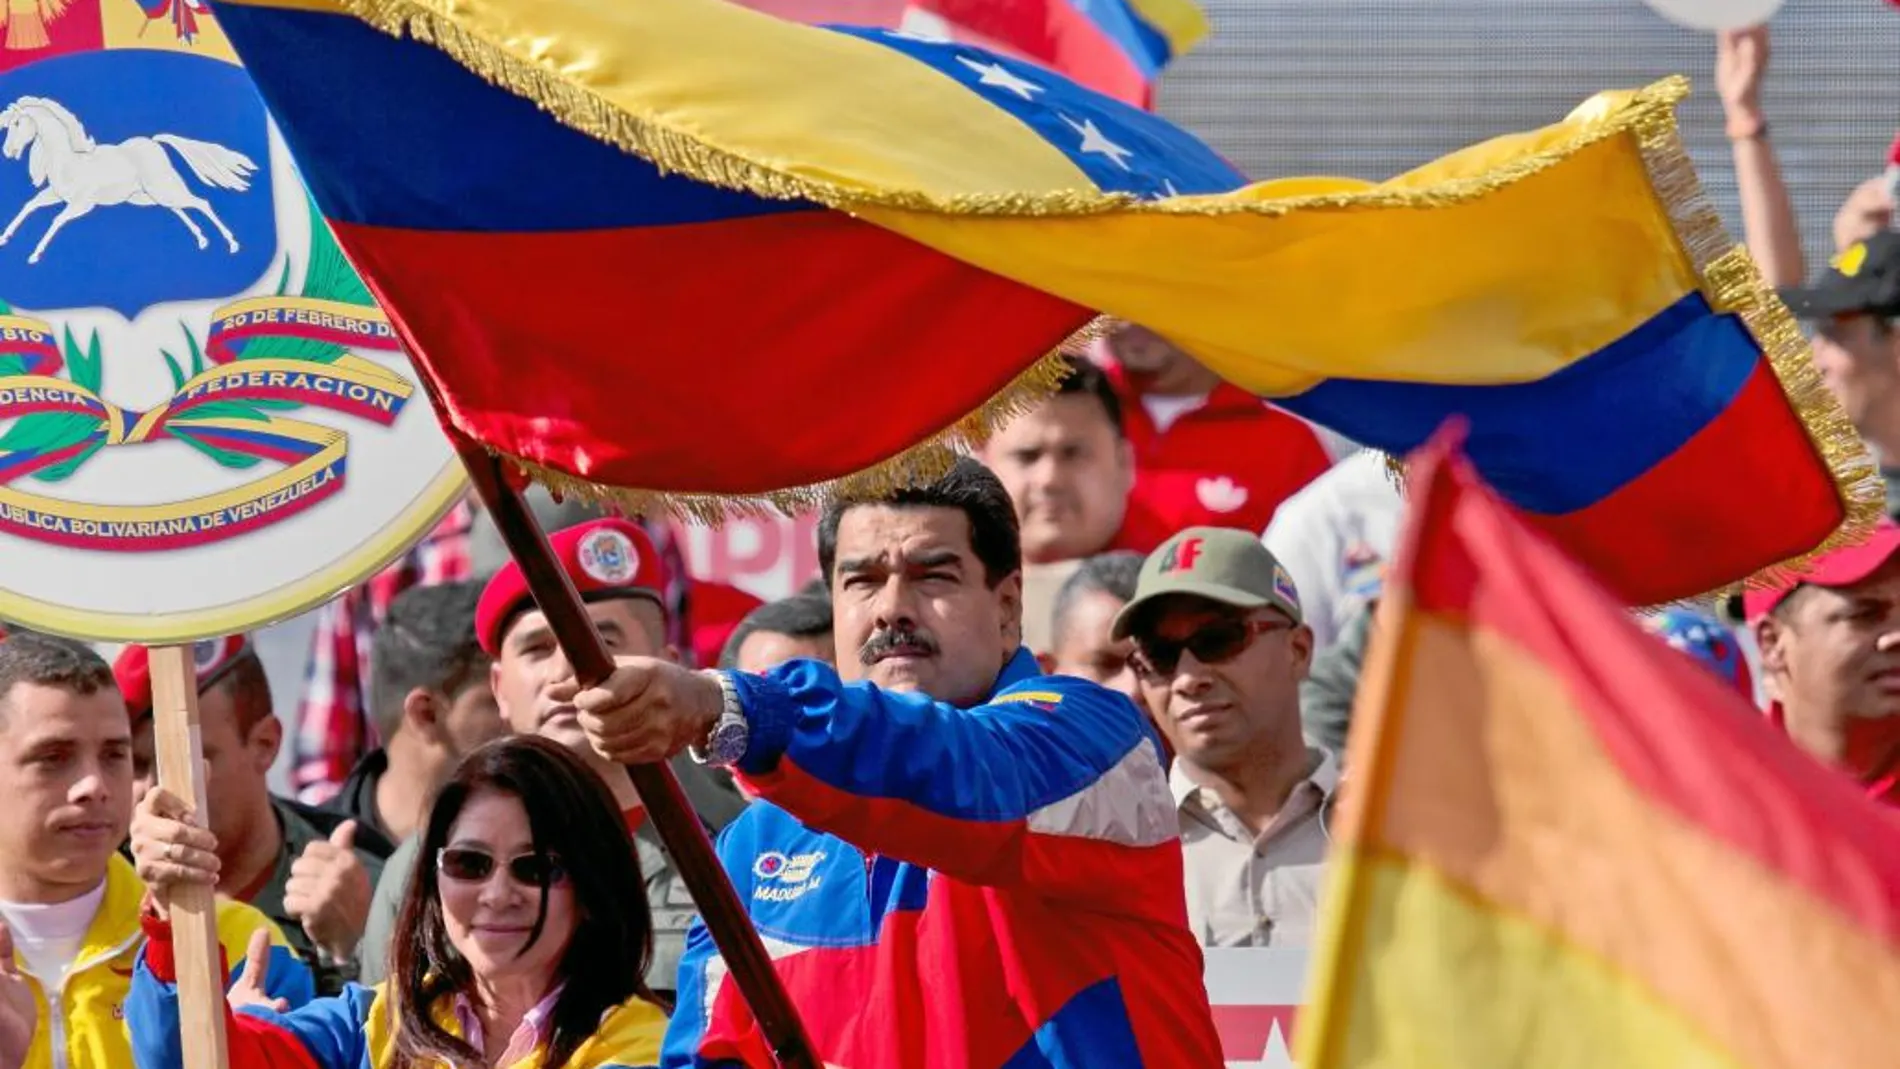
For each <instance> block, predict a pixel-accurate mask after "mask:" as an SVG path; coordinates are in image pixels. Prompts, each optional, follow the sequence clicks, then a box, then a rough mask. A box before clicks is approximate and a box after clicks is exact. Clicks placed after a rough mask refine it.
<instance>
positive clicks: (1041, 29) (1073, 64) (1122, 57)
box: [734, 0, 1208, 107]
mask: <svg viewBox="0 0 1900 1069" xmlns="http://www.w3.org/2000/svg"><path fill="white" fill-rule="evenodd" d="M734 2H735V3H740V4H743V5H745V6H746V7H749V8H752V9H753V10H754V11H763V12H766V13H767V14H771V15H776V16H778V17H779V18H785V19H794V20H796V21H799V22H805V23H811V24H813V25H825V24H831V25H841V26H875V27H878V28H881V29H890V30H908V31H910V32H913V33H918V34H920V35H922V36H927V37H940V38H942V39H944V40H948V41H959V42H962V43H964V44H972V45H977V46H979V47H982V48H987V49H989V50H991V51H993V52H1001V53H1004V54H1007V55H1011V56H1015V57H1017V58H1019V59H1026V60H1030V61H1031V62H1034V63H1037V64H1040V65H1042V66H1044V67H1048V68H1050V69H1051V70H1055V71H1059V72H1060V73H1062V74H1065V75H1067V76H1068V77H1070V78H1073V79H1074V80H1075V81H1077V82H1079V83H1081V84H1082V85H1085V86H1088V87H1089V88H1090V89H1093V90H1095V91H1096V92H1098V93H1103V94H1106V95H1108V96H1112V97H1114V98H1115V99H1117V100H1122V101H1126V102H1127V103H1130V104H1134V105H1137V106H1139V107H1148V106H1149V105H1151V104H1152V103H1153V101H1154V86H1155V81H1156V79H1158V78H1159V77H1160V76H1161V72H1162V71H1163V70H1164V69H1166V68H1167V66H1168V64H1170V63H1172V62H1174V61H1175V60H1177V59H1179V58H1180V57H1182V56H1183V55H1186V54H1187V52H1188V50H1190V49H1192V48H1193V47H1194V46H1195V45H1196V44H1198V43H1199V42H1200V41H1201V39H1202V38H1204V37H1206V36H1207V31H1208V26H1207V16H1206V15H1205V14H1204V13H1203V12H1202V11H1201V9H1200V6H1199V5H1198V4H1195V3H1193V2H1192V0H734Z"/></svg>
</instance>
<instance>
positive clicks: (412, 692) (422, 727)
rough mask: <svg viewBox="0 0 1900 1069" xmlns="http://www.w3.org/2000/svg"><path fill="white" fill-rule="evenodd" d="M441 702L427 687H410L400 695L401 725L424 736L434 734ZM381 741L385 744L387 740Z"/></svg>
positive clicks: (439, 717)
mask: <svg viewBox="0 0 1900 1069" xmlns="http://www.w3.org/2000/svg"><path fill="white" fill-rule="evenodd" d="M441 704H442V703H441V701H440V699H438V698H437V697H436V695H435V692H434V691H432V690H430V689H429V688H427V687H411V688H410V689H409V693H407V694H405V695H403V696H402V723H403V727H405V728H410V729H414V730H415V732H416V733H417V734H418V735H420V736H424V737H426V736H428V735H432V734H434V733H435V730H436V724H437V723H438V722H439V721H440V720H441V719H442V708H441ZM383 741H384V743H385V744H387V743H388V741H389V740H387V739H384V740H383Z"/></svg>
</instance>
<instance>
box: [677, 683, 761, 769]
mask: <svg viewBox="0 0 1900 1069" xmlns="http://www.w3.org/2000/svg"><path fill="white" fill-rule="evenodd" d="M700 674H701V675H707V676H711V677H712V678H713V679H714V680H717V681H718V683H719V694H720V697H721V698H722V699H723V701H724V708H722V709H721V710H720V712H719V719H717V720H715V721H713V726H712V730H711V731H708V732H707V733H706V741H705V743H704V744H703V745H696V746H689V747H687V752H688V753H691V754H692V755H693V760H695V761H698V762H699V763H700V764H702V765H714V766H716V767H719V768H725V767H726V766H728V765H736V764H738V763H739V759H740V758H741V757H744V756H745V749H746V743H747V742H748V741H749V740H750V739H751V737H752V726H751V725H750V724H748V723H746V718H745V707H744V706H742V705H740V704H739V688H737V687H735V686H733V685H732V677H731V676H729V675H727V674H726V673H724V672H722V671H719V670H718V669H716V668H709V669H706V670H705V671H703V672H702V673H700Z"/></svg>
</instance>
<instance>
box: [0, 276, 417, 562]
mask: <svg viewBox="0 0 1900 1069" xmlns="http://www.w3.org/2000/svg"><path fill="white" fill-rule="evenodd" d="M187 339H188V340H189V341H191V345H192V348H191V372H190V373H189V374H187V372H186V371H185V369H184V368H182V367H181V366H180V365H179V364H178V363H177V362H176V361H175V360H173V358H172V357H171V356H170V354H166V357H165V358H166V360H167V361H168V362H169V363H170V364H171V366H172V374H173V378H174V380H175V382H176V387H177V388H176V389H175V391H174V392H173V394H172V396H171V397H170V398H169V399H167V400H166V401H165V402H164V403H162V404H160V405H158V406H157V407H155V408H152V409H150V410H147V411H144V412H137V411H128V410H126V409H123V408H121V407H119V406H118V405H115V404H113V403H112V402H110V401H108V400H106V399H105V398H103V397H101V396H100V395H99V392H98V390H99V379H100V354H99V351H98V338H97V336H96V335H95V336H94V338H93V340H92V342H91V343H90V345H89V346H88V347H86V348H85V349H81V347H80V346H79V345H78V343H77V341H76V340H75V339H74V338H73V337H72V334H71V332H70V331H68V332H67V335H66V338H65V343H66V344H65V351H66V353H67V356H66V357H64V358H62V356H61V346H60V345H59V344H58V343H57V342H56V341H55V336H54V331H53V328H52V327H51V326H50V325H49V324H47V323H44V322H41V321H39V320H36V319H32V318H28V317H25V316H19V315H4V316H0V370H11V371H12V373H11V374H0V419H18V420H21V422H18V423H15V424H14V426H13V428H12V429H10V430H9V431H8V432H7V434H6V435H5V436H0V530H4V531H8V532H11V533H15V534H19V535H22V536H24V537H28V538H32V539H35V540H37V541H42V542H50V543H53V544H56V545H68V546H75V547H80V548H89V549H105V550H111V551H114V552H121V553H122V552H128V551H159V550H174V549H182V548H185V547H188V546H195V545H204V544H207V543H212V542H218V541H222V540H224V539H227V538H232V537H235V536H237V535H240V534H243V533H244V532H246V531H250V530H254V529H256V528H259V527H263V526H267V525H269V524H272V523H276V522H277V521H279V520H282V519H284V518H285V517H287V516H290V515H292V514H294V513H297V512H300V511H302V510H304V509H306V508H308V507H310V506H311V505H314V504H316V503H317V502H319V501H322V500H324V499H326V498H328V497H330V496H332V495H334V494H335V493H337V492H338V491H339V490H341V489H342V488H343V486H344V482H345V477H346V470H345V468H346V460H347V453H348V437H347V435H345V434H344V433H343V432H342V431H339V430H336V429H334V428H331V427H326V426H321V425H318V424H314V423H307V422H304V421H302V420H296V419H290V418H286V417H285V416H282V415H278V414H275V413H276V412H278V411H284V410H289V409H295V408H299V407H302V406H305V405H311V406H316V407H320V408H325V409H329V410H330V411H333V412H338V413H341V414H344V415H349V416H354V417H357V418H359V419H364V420H368V421H371V422H373V423H377V424H380V425H382V426H389V425H390V424H391V423H393V422H394V421H395V419H396V417H397V416H399V415H400V414H401V413H402V409H403V406H404V405H405V404H406V403H407V402H408V401H409V398H410V396H411V395H412V393H413V387H412V386H411V385H410V384H409V383H408V382H407V381H406V380H404V379H403V378H402V377H401V376H399V375H396V374H395V373H394V372H391V371H389V370H388V369H386V368H384V367H382V366H381V365H378V364H375V363H372V362H371V361H368V360H365V359H363V358H362V357H359V356H356V355H353V354H351V353H349V352H347V351H344V352H340V353H338V354H337V355H336V356H335V358H334V359H332V360H329V361H323V360H311V359H307V358H299V357H283V356H273V355H271V353H270V349H271V347H272V343H273V342H279V343H281V342H284V341H290V342H315V343H319V344H321V345H325V346H341V347H348V346H352V345H354V346H356V347H359V348H366V349H367V348H375V349H384V350H393V349H395V348H396V347H397V345H396V339H395V334H394V332H393V331H392V330H391V329H390V327H389V323H388V321H387V320H386V319H385V318H384V317H383V315H382V313H381V312H379V311H377V310H376V309H375V308H373V307H370V308H365V307H362V306H359V305H354V304H349V303H345V302H341V301H333V300H323V299H314V298H310V297H300V296H275V297H253V298H248V299H245V300H241V301H236V302H234V303H232V304H229V305H226V306H224V307H223V308H220V309H219V310H218V311H217V312H216V313H215V314H214V315H213V316H212V322H211V330H210V333H209V335H208V337H207V339H206V342H205V345H204V346H203V348H202V350H200V349H199V347H198V346H197V345H196V342H195V340H194V339H191V336H190V334H189V333H187ZM207 356H208V357H209V366H204V361H205V357H207ZM63 365H69V371H70V375H71V377H70V378H61V377H59V372H60V371H61V369H62V366H63ZM49 416H50V417H53V418H51V419H48V418H45V417H49ZM27 417H41V418H40V419H39V420H38V421H37V422H34V423H28V422H26V419H27ZM22 428H25V430H24V431H22ZM165 440H171V441H177V442H182V443H184V444H186V445H189V446H191V447H193V448H194V449H196V450H197V451H198V452H200V453H202V454H204V455H206V456H208V457H210V458H211V459H212V460H214V461H216V462H217V463H219V464H220V465H222V466H224V467H228V468H248V467H252V466H254V465H256V464H257V463H259V462H261V461H266V460H269V461H275V462H278V463H279V464H281V465H283V466H282V467H281V468H279V469H278V470H277V471H275V472H273V473H272V474H270V475H267V476H264V477H263V478H260V479H257V480H255V481H253V482H250V483H248V484H246V485H244V486H241V487H238V488H236V489H232V490H226V491H223V492H220V493H213V494H206V495H202V496H199V497H194V498H192V499H190V500H186V501H179V502H169V503H165V504H155V505H134V506H127V505H96V504H88V503H82V502H74V501H63V500H59V499H56V498H52V497H47V496H45V495H42V494H35V493H31V492H28V491H25V490H21V489H19V488H18V487H17V484H18V482H19V481H20V480H21V479H23V478H25V477H27V476H35V477H37V478H39V479H40V480H42V481H48V482H52V481H58V480H60V479H64V478H66V477H68V476H70V475H71V474H72V473H73V472H75V471H77V470H78V469H79V468H80V467H81V466H82V465H84V464H85V463H86V461H88V460H89V459H91V458H92V457H93V455H95V454H96V453H98V452H99V451H100V450H101V449H106V448H116V447H123V446H135V445H141V444H144V443H149V442H157V441H165Z"/></svg>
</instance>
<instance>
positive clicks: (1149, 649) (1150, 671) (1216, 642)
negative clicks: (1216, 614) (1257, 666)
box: [1128, 620, 1295, 679]
mask: <svg viewBox="0 0 1900 1069" xmlns="http://www.w3.org/2000/svg"><path fill="white" fill-rule="evenodd" d="M1294 626H1295V625H1294V624H1293V622H1292V621H1290V620H1222V621H1218V622H1215V623H1208V624H1202V625H1201V626H1200V627H1197V628H1195V629H1194V633H1193V634H1192V635H1189V636H1188V637H1186V638H1184V639H1182V640H1181V641H1179V642H1170V641H1167V640H1165V639H1158V638H1138V639H1136V640H1135V649H1134V652H1133V653H1131V654H1130V655H1129V657H1128V663H1129V664H1131V665H1133V666H1134V668H1135V674H1136V675H1138V676H1142V677H1144V678H1147V679H1166V678H1168V677H1169V676H1172V675H1174V672H1175V669H1177V668H1179V667H1181V654H1182V653H1184V652H1185V653H1192V654H1193V655H1194V659H1195V660H1197V661H1199V662H1201V663H1202V664H1226V663H1227V662H1228V661H1231V660H1233V659H1234V658H1236V657H1238V656H1240V655H1241V654H1243V653H1245V652H1247V647H1249V646H1251V645H1253V640H1254V639H1255V638H1256V637H1258V636H1260V635H1267V634H1272V633H1273V632H1275V631H1291V630H1293V628H1294Z"/></svg>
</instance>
